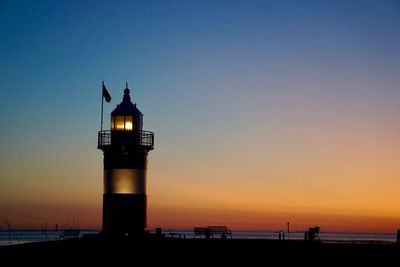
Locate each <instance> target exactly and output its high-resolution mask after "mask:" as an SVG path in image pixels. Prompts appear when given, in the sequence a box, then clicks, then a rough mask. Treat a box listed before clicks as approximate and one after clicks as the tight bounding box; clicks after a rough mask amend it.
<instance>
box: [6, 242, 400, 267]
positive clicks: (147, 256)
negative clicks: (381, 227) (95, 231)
mask: <svg viewBox="0 0 400 267" xmlns="http://www.w3.org/2000/svg"><path fill="white" fill-rule="evenodd" d="M3 263H8V264H9V265H5V264H4V265H3ZM19 263H28V264H30V265H32V266H43V265H51V266H63V265H66V264H68V265H70V266H75V265H82V264H88V265H90V266H94V265H95V264H112V265H113V266H145V265H149V266H177V265H179V266H197V265H205V266H211V265H222V266H226V265H228V264H232V265H233V264H235V265H237V264H241V265H243V266H288V265H293V264H296V265H299V264H301V265H305V266H309V265H311V266H350V265H352V266H362V265H367V264H368V265H369V266H370V265H372V266H374V265H375V266H400V247H399V246H397V245H395V244H340V243H323V242H321V243H319V244H309V243H306V242H304V241H288V240H286V241H279V240H246V239H226V240H223V239H208V240H207V239H165V238H155V237H151V238H146V239H142V240H138V239H118V240H116V239H106V238H100V237H90V238H81V239H70V240H63V241H51V242H40V243H29V244H23V245H15V246H9V247H0V265H2V266H11V264H13V265H14V264H17V265H19ZM72 264H73V265H72ZM299 266H300V265H299Z"/></svg>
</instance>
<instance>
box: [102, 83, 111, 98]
mask: <svg viewBox="0 0 400 267" xmlns="http://www.w3.org/2000/svg"><path fill="white" fill-rule="evenodd" d="M103 97H104V99H105V100H106V101H107V102H110V101H111V96H110V93H109V92H108V91H107V88H106V86H105V85H104V83H103Z"/></svg>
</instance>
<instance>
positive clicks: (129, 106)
mask: <svg viewBox="0 0 400 267" xmlns="http://www.w3.org/2000/svg"><path fill="white" fill-rule="evenodd" d="M129 93H130V90H129V89H128V88H125V90H124V97H123V100H122V102H121V103H120V104H119V105H117V107H116V108H115V109H114V110H113V111H112V112H111V127H110V128H111V131H128V132H140V131H142V128H143V114H142V113H141V112H140V111H139V109H138V108H137V107H136V104H133V103H132V102H131V97H130V95H129Z"/></svg>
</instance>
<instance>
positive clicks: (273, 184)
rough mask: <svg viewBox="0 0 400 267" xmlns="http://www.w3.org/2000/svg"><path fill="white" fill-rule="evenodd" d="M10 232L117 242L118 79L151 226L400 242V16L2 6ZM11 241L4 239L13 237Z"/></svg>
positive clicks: (5, 196)
mask: <svg viewBox="0 0 400 267" xmlns="http://www.w3.org/2000/svg"><path fill="white" fill-rule="evenodd" d="M0 36H1V39H0V40H1V41H0V99H1V104H0V125H1V126H0V127H1V128H0V129H1V134H0V137H1V138H0V216H1V217H3V218H6V219H8V220H9V221H10V223H11V225H12V226H13V227H15V228H41V227H49V228H52V227H53V226H54V224H56V223H57V224H58V225H59V226H71V225H73V224H75V223H79V225H80V227H88V228H97V229H99V228H100V227H101V205H102V203H101V201H102V190H103V188H102V171H103V170H102V168H103V166H102V157H103V156H102V152H101V151H100V150H97V149H96V145H97V131H98V130H99V128H100V100H101V81H102V80H104V81H105V84H106V86H107V88H108V90H109V92H110V94H111V96H112V97H113V99H112V102H111V104H105V122H106V123H105V125H106V127H105V128H108V127H109V113H110V112H111V111H112V110H113V109H114V108H115V106H116V105H117V104H118V103H119V102H121V101H122V95H123V89H124V86H125V81H128V82H129V87H130V89H131V91H133V102H136V103H137V105H138V107H139V109H140V110H141V111H142V113H143V114H144V128H145V129H146V130H151V131H154V132H155V150H154V151H152V152H150V155H149V166H148V167H149V170H148V194H149V207H148V210H149V228H150V229H153V228H154V227H157V226H161V227H163V228H175V229H182V228H183V229H190V228H192V227H193V226H205V225H212V224H223V225H228V226H229V227H230V228H231V229H233V230H244V229H247V230H281V229H284V228H285V227H286V222H290V223H291V226H292V229H293V230H303V229H305V228H308V227H310V226H314V225H319V226H321V228H322V231H346V232H394V231H395V230H396V229H397V228H400V119H399V118H400V2H399V1H368V0H364V1H349V0H346V1H340V0H338V1H244V0H243V1H222V0H217V1H205V0H202V1H190V0H188V1H7V0H6V1H1V2H0ZM0 227H2V229H4V228H5V224H3V222H0Z"/></svg>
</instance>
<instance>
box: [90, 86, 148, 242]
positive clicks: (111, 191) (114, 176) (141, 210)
mask: <svg viewBox="0 0 400 267" xmlns="http://www.w3.org/2000/svg"><path fill="white" fill-rule="evenodd" d="M129 93H130V91H129V89H128V85H127V86H126V88H125V90H124V97H123V100H122V102H121V103H120V104H119V105H117V107H116V108H115V109H114V110H113V111H112V112H111V130H105V131H100V132H99V134H98V146H97V148H98V149H101V150H102V151H103V154H104V194H103V232H104V234H107V235H140V234H143V233H144V232H145V230H146V226H147V215H146V214H147V211H146V210H147V194H146V179H147V177H146V169H147V154H148V153H149V151H150V150H152V149H153V145H154V134H153V132H149V131H143V114H142V113H141V112H140V111H139V109H138V108H137V107H136V104H133V103H132V102H131V97H130V95H129Z"/></svg>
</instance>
